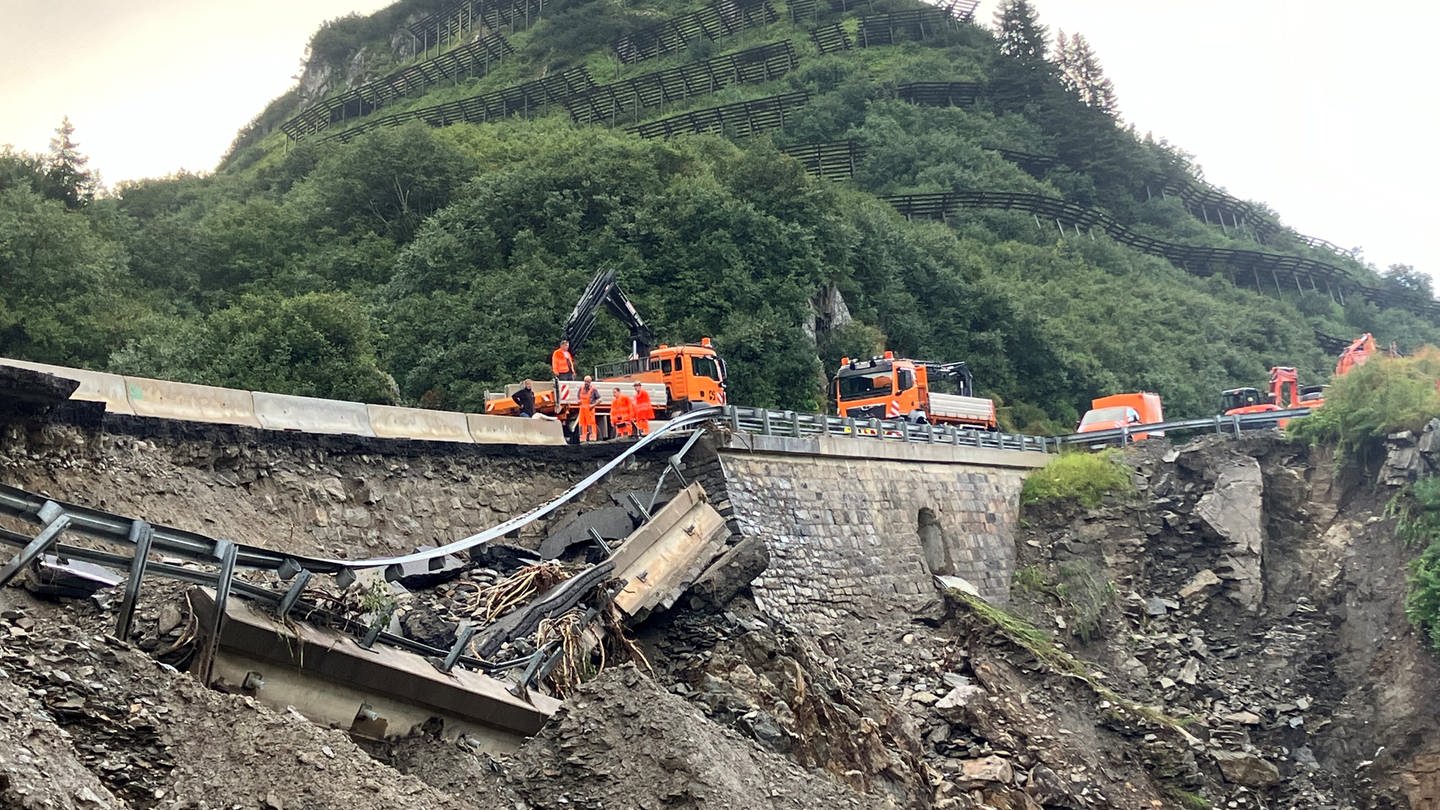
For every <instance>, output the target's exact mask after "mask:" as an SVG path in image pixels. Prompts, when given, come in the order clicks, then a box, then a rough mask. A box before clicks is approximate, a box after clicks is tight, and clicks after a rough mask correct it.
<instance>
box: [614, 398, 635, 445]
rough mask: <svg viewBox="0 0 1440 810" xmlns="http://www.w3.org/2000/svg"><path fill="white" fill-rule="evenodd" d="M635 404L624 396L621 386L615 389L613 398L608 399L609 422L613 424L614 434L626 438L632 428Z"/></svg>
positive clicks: (628, 436)
mask: <svg viewBox="0 0 1440 810" xmlns="http://www.w3.org/2000/svg"><path fill="white" fill-rule="evenodd" d="M634 418H635V405H634V403H632V402H631V401H630V397H627V396H625V390H624V389H623V388H616V389H615V398H614V399H612V400H610V424H612V425H614V426H615V435H617V436H619V437H621V438H624V439H628V438H630V435H631V433H632V432H633V429H634V423H633V420H634Z"/></svg>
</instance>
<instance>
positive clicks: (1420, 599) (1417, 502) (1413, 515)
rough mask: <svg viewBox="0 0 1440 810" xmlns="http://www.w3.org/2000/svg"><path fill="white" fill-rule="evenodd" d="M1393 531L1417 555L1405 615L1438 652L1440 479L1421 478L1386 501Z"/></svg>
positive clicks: (1439, 623) (1408, 587) (1439, 619)
mask: <svg viewBox="0 0 1440 810" xmlns="http://www.w3.org/2000/svg"><path fill="white" fill-rule="evenodd" d="M1389 512H1390V513H1391V514H1393V515H1395V516H1396V517H1397V521H1396V525H1395V533H1396V534H1397V535H1398V536H1399V537H1400V538H1401V539H1402V540H1404V541H1405V542H1406V544H1408V545H1410V546H1412V547H1420V548H1421V549H1422V550H1421V552H1420V556H1418V557H1416V558H1415V559H1414V560H1412V561H1411V563H1410V576H1409V581H1408V583H1407V588H1406V593H1405V616H1406V617H1407V618H1408V619H1410V622H1411V624H1414V625H1415V627H1416V629H1417V630H1419V631H1420V633H1421V634H1423V635H1424V636H1425V638H1426V639H1427V640H1428V641H1429V642H1430V645H1431V646H1432V647H1434V648H1435V649H1436V650H1437V651H1440V478H1435V477H1431V478H1422V479H1420V480H1419V481H1416V482H1415V483H1413V484H1411V485H1410V486H1408V487H1406V488H1405V490H1404V491H1403V492H1401V493H1400V494H1399V495H1396V496H1395V498H1394V499H1393V500H1391V501H1390V506H1389Z"/></svg>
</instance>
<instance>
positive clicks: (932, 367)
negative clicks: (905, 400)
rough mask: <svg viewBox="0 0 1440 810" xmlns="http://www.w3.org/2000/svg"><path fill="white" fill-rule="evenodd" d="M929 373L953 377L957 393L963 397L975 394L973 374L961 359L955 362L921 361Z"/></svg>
mask: <svg viewBox="0 0 1440 810" xmlns="http://www.w3.org/2000/svg"><path fill="white" fill-rule="evenodd" d="M920 365H922V366H924V367H925V369H926V370H927V371H929V372H930V373H931V374H934V375H937V376H941V377H954V378H955V384H956V387H957V388H958V389H959V394H960V395H961V396H965V397H972V396H975V375H974V374H972V373H971V372H970V366H969V365H968V364H967V363H965V361H963V360H961V361H959V362H955V363H921V364H920Z"/></svg>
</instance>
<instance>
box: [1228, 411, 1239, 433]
mask: <svg viewBox="0 0 1440 810" xmlns="http://www.w3.org/2000/svg"><path fill="white" fill-rule="evenodd" d="M1230 420H1231V422H1232V424H1234V426H1235V438H1237V439H1238V438H1240V414H1238V413H1237V414H1235V415H1234V416H1232V417H1230Z"/></svg>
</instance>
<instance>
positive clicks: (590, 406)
mask: <svg viewBox="0 0 1440 810" xmlns="http://www.w3.org/2000/svg"><path fill="white" fill-rule="evenodd" d="M599 401H600V392H599V391H597V390H595V384H594V383H592V382H590V375H589V374H586V375H585V381H584V382H583V383H581V384H580V422H579V424H578V425H576V428H575V429H576V431H577V439H576V441H577V442H584V441H591V442H593V441H595V440H596V439H598V438H600V431H599V430H598V429H597V428H596V426H595V404H596V403H597V402H599Z"/></svg>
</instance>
